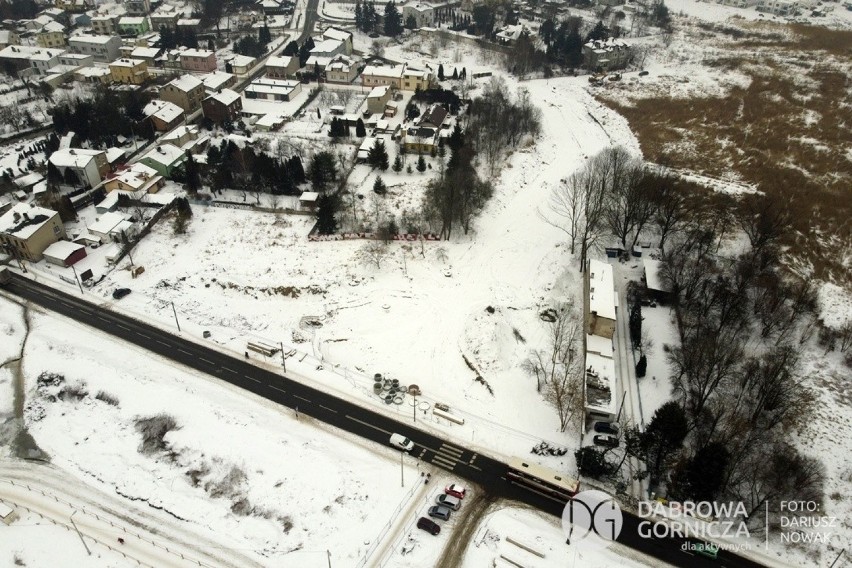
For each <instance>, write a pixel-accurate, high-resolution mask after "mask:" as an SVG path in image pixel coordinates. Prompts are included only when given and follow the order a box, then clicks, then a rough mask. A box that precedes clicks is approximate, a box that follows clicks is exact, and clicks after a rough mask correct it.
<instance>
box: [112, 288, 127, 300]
mask: <svg viewBox="0 0 852 568" xmlns="http://www.w3.org/2000/svg"><path fill="white" fill-rule="evenodd" d="M129 293H130V288H116V290H115V292H113V293H112V297H113V299H115V300H120V299H122V298H123V297H125V296H126V295H128V294H129Z"/></svg>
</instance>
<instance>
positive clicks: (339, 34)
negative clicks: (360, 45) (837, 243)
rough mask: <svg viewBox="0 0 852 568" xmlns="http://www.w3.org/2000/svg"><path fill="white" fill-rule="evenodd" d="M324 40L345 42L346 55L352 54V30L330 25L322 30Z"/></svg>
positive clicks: (344, 51) (344, 50) (344, 52)
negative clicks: (348, 30)
mask: <svg viewBox="0 0 852 568" xmlns="http://www.w3.org/2000/svg"><path fill="white" fill-rule="evenodd" d="M322 38H323V39H324V40H334V41H341V42H343V51H342V52H341V53H343V54H344V55H352V32H347V31H346V30H341V29H340V28H335V27H330V28H328V29H326V30H325V31H324V32H322Z"/></svg>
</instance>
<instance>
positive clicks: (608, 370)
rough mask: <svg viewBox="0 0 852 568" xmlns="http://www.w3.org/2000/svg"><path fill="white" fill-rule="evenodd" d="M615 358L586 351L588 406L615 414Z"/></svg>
mask: <svg viewBox="0 0 852 568" xmlns="http://www.w3.org/2000/svg"><path fill="white" fill-rule="evenodd" d="M614 386H615V360H614V359H613V358H612V357H604V356H602V355H599V354H597V353H592V352H587V353H586V408H590V409H594V410H599V411H603V412H605V413H607V414H615V397H614V396H613V388H614Z"/></svg>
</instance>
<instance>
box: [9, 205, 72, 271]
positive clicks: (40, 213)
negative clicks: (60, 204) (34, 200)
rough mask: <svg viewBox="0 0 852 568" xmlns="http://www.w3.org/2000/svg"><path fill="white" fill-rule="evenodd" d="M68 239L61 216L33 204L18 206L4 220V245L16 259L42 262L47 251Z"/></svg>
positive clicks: (10, 210) (11, 209) (12, 208)
mask: <svg viewBox="0 0 852 568" xmlns="http://www.w3.org/2000/svg"><path fill="white" fill-rule="evenodd" d="M63 238H65V226H64V225H63V224H62V220H61V219H60V218H59V213H57V212H56V211H51V210H50V209H45V208H43V207H38V206H36V205H32V204H29V203H18V204H16V205H14V206H12V207H11V208H10V209H9V210H8V211H6V213H4V214H3V215H2V216H0V244H3V245H6V247H8V249H9V252H10V253H11V254H12V255H13V256H15V257H16V258H21V259H26V260H29V261H32V262H38V261H39V260H41V259H42V256H43V253H44V251H45V249H46V248H47V247H48V246H50V245H51V244H53V243H55V242H56V241H58V240H59V239H63Z"/></svg>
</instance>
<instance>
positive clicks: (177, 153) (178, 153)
mask: <svg viewBox="0 0 852 568" xmlns="http://www.w3.org/2000/svg"><path fill="white" fill-rule="evenodd" d="M184 155H185V154H184V151H183V150H181V149H180V148H178V147H177V146H175V145H174V144H161V145H160V146H157V147H156V148H154V149H153V150H151V151H150V152H148V153H147V154H145V156H144V158H148V159H149V160H153V161H155V162H157V163H159V164H163V165H164V166H170V165H171V164H174V163H175V162H177V161H178V160H180V159H181V158H183V156H184ZM144 158H143V159H144Z"/></svg>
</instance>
